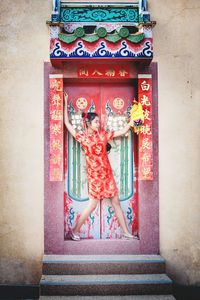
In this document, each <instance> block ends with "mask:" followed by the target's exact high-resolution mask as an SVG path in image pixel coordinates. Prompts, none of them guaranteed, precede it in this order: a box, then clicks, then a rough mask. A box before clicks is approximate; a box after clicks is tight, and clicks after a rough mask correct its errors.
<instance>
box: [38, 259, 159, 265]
mask: <svg viewBox="0 0 200 300" xmlns="http://www.w3.org/2000/svg"><path fill="white" fill-rule="evenodd" d="M107 262H113V263H133V262H134V263H165V260H148V261H147V260H126V261H125V260H113V259H112V260H95V261H94V260H43V263H47V264H50V263H107Z"/></svg>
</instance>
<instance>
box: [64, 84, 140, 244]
mask: <svg viewBox="0 0 200 300" xmlns="http://www.w3.org/2000/svg"><path fill="white" fill-rule="evenodd" d="M64 89H65V91H66V92H67V93H68V95H69V103H68V106H69V107H68V109H69V111H70V114H71V118H72V119H71V122H72V123H73V125H74V126H75V127H76V129H77V130H79V129H80V128H81V117H80V113H81V111H85V112H86V111H95V112H96V113H98V115H99V116H100V118H101V124H102V127H104V128H107V129H109V130H117V129H120V128H121V127H123V122H124V119H125V115H127V112H128V110H129V108H130V105H131V103H132V100H133V98H134V97H135V96H136V89H135V87H134V85H133V84H127V83H126V84H124V83H120V84H105V83H101V84H98V83H96V84H77V83H76V84H69V83H67V85H66V86H65V88H64ZM110 144H111V146H112V149H111V151H110V153H109V159H110V162H111V166H112V169H113V174H114V177H115V180H116V183H117V187H118V191H119V200H120V204H121V206H122V209H123V212H124V216H125V219H126V222H127V226H128V227H129V230H130V232H132V233H133V234H135V235H137V234H138V209H137V207H138V206H137V201H138V192H137V141H136V137H135V135H134V134H133V133H132V132H131V131H129V133H128V134H127V136H124V137H120V138H116V139H114V140H113V141H111V142H110ZM65 162H66V163H65V192H64V193H65V197H64V198H65V204H64V205H65V211H64V214H65V215H64V220H65V222H64V233H65V239H66V240H67V239H68V232H69V229H70V228H71V227H73V226H74V223H75V222H76V221H77V219H78V218H79V216H80V214H81V212H82V211H83V209H84V208H85V207H86V205H87V201H88V200H89V199H88V193H87V174H86V167H85V157H84V152H83V150H82V149H81V146H80V144H79V143H78V142H76V141H75V140H74V139H73V138H72V136H71V135H70V134H68V133H67V131H66V134H65ZM80 235H81V238H86V239H113V238H118V239H119V238H121V236H122V232H121V229H120V226H119V223H118V220H117V219H116V216H115V214H114V210H113V208H112V206H111V203H110V200H109V199H104V200H103V201H101V202H99V206H98V207H97V208H96V210H95V211H94V212H93V213H92V214H91V215H90V217H89V218H88V220H87V221H86V222H85V224H84V225H83V226H82V228H81V232H80Z"/></svg>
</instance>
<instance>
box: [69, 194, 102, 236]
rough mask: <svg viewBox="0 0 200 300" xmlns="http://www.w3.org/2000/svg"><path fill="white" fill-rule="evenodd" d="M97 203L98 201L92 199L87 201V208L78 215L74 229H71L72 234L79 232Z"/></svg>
mask: <svg viewBox="0 0 200 300" xmlns="http://www.w3.org/2000/svg"><path fill="white" fill-rule="evenodd" d="M98 203H99V200H94V199H90V200H89V203H88V206H87V207H86V208H85V209H84V211H83V212H82V214H81V215H80V217H79V219H78V221H77V223H76V225H75V227H74V228H73V232H74V234H76V233H78V232H79V231H80V229H81V226H82V225H83V223H84V222H85V220H87V218H88V217H89V215H90V214H91V213H92V212H93V211H94V210H95V208H96V207H97V204H98Z"/></svg>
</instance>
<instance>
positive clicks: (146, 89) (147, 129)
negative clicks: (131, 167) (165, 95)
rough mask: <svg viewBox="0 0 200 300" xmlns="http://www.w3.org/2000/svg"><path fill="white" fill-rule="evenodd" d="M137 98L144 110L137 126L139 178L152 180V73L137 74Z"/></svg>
mask: <svg viewBox="0 0 200 300" xmlns="http://www.w3.org/2000/svg"><path fill="white" fill-rule="evenodd" d="M138 100H139V102H140V103H141V104H142V108H143V112H144V123H143V125H142V126H141V127H139V128H138V130H139V133H140V134H139V179H140V180H153V142H152V75H150V74H139V75H138Z"/></svg>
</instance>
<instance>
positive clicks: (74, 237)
mask: <svg viewBox="0 0 200 300" xmlns="http://www.w3.org/2000/svg"><path fill="white" fill-rule="evenodd" d="M70 237H71V239H72V240H73V241H80V239H81V238H80V236H79V235H78V234H75V233H74V232H73V230H71V233H70Z"/></svg>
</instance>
